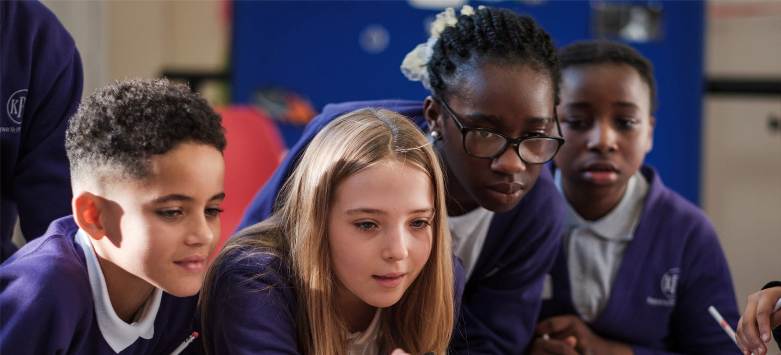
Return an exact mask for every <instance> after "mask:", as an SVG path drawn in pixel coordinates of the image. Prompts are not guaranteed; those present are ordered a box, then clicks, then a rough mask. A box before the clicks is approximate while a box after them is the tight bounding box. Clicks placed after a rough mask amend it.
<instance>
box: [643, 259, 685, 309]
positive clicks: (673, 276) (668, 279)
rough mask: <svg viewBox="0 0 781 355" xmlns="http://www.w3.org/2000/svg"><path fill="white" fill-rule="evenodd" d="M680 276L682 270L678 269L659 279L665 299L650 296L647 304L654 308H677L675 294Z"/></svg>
mask: <svg viewBox="0 0 781 355" xmlns="http://www.w3.org/2000/svg"><path fill="white" fill-rule="evenodd" d="M680 274H681V269H679V268H677V267H676V268H672V269H670V270H667V272H665V273H664V274H663V275H662V277H661V278H660V279H659V289H660V291H661V294H662V295H664V297H653V296H648V297H647V298H646V299H645V302H646V303H648V304H649V305H652V306H666V307H672V306H675V294H676V291H677V290H678V279H679V278H680Z"/></svg>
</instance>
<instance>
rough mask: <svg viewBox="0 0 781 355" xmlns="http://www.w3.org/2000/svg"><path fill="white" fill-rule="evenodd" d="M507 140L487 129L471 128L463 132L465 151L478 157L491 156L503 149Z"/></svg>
mask: <svg viewBox="0 0 781 355" xmlns="http://www.w3.org/2000/svg"><path fill="white" fill-rule="evenodd" d="M506 144H507V140H506V139H504V137H502V136H500V135H498V134H496V133H491V132H488V131H483V130H478V129H472V130H468V131H467V132H466V134H464V148H465V149H466V152H467V153H469V154H471V155H473V156H476V157H480V158H492V157H494V156H495V155H496V154H497V153H500V152H501V151H502V150H504V148H505V145H506Z"/></svg>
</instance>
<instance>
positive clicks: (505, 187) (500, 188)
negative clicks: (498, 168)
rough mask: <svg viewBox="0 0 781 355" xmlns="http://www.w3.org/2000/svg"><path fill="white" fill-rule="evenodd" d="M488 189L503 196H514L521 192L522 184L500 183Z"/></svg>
mask: <svg viewBox="0 0 781 355" xmlns="http://www.w3.org/2000/svg"><path fill="white" fill-rule="evenodd" d="M488 188H489V189H491V190H494V191H496V192H498V193H502V194H505V195H514V194H517V193H518V192H520V191H521V190H523V184H521V183H520V182H501V183H498V184H493V185H489V186H488Z"/></svg>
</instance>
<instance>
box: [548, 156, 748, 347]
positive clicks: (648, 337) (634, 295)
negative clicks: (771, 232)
mask: <svg viewBox="0 0 781 355" xmlns="http://www.w3.org/2000/svg"><path fill="white" fill-rule="evenodd" d="M641 172H642V174H643V176H644V177H645V178H646V180H647V181H648V182H649V186H650V187H649V190H648V195H647V196H646V198H645V202H644V205H643V212H642V214H641V216H640V221H639V223H638V225H637V229H636V231H635V234H634V238H633V239H632V240H631V241H630V242H629V244H628V245H627V247H626V251H625V254H624V257H623V260H622V261H621V264H620V266H619V269H618V272H617V274H616V277H615V281H613V287H612V291H611V294H610V299H609V300H608V302H607V304H606V305H605V308H604V310H603V311H602V313H601V314H600V315H598V316H597V318H596V319H595V320H594V321H593V322H592V323H590V324H589V326H590V327H591V329H592V330H593V331H594V332H595V333H597V334H599V335H600V336H602V337H605V338H608V339H612V340H617V341H620V342H623V343H627V344H628V345H631V346H632V347H633V350H634V352H635V355H644V354H677V353H680V354H708V355H716V354H740V351H739V350H738V347H737V346H736V345H735V344H734V343H733V342H732V340H731V339H730V338H729V337H727V335H726V334H725V333H724V331H723V330H722V329H721V328H720V327H719V326H718V324H717V323H716V322H715V321H714V320H713V318H712V317H711V315H710V314H709V313H708V306H711V305H713V306H715V307H716V309H718V310H719V312H720V313H721V314H722V315H723V316H724V319H726V320H727V322H729V323H730V325H731V326H732V327H733V329H734V327H735V325H736V324H737V321H738V318H739V314H738V307H737V304H736V301H735V292H734V289H733V286H732V280H731V278H730V272H729V268H728V266H727V260H726V258H725V257H724V253H723V251H722V250H721V246H720V245H719V240H718V237H717V236H716V232H715V231H714V230H713V226H712V225H711V223H710V221H708V219H707V217H706V216H705V215H704V214H703V213H702V211H701V210H700V209H699V208H697V207H696V206H694V205H693V204H691V203H689V202H688V201H686V200H685V199H683V198H682V197H681V196H680V195H678V194H677V193H675V192H673V191H672V190H670V189H668V188H667V187H665V186H664V184H662V181H661V179H660V178H659V176H658V174H657V173H656V171H655V170H654V169H653V168H651V167H649V166H643V167H642V168H641ZM565 249H566V248H565V247H562V248H561V249H560V253H559V257H558V258H557V260H556V264H555V265H554V267H553V269H552V270H551V277H552V281H553V297H552V298H551V299H550V300H546V301H544V302H543V309H542V314H541V319H545V318H548V317H551V316H555V315H562V314H577V312H576V311H575V309H574V306H573V304H572V299H571V295H570V280H569V274H568V271H567V260H566V255H565Z"/></svg>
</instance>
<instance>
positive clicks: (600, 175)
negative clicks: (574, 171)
mask: <svg viewBox="0 0 781 355" xmlns="http://www.w3.org/2000/svg"><path fill="white" fill-rule="evenodd" d="M580 173H581V176H582V177H583V178H584V179H585V180H587V181H590V182H592V183H594V184H597V185H609V184H612V183H614V182H616V181H617V180H618V175H619V173H620V171H619V170H618V168H617V167H616V166H615V164H613V163H612V162H609V161H597V162H591V163H589V164H586V166H585V167H584V168H583V169H581V172H580Z"/></svg>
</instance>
